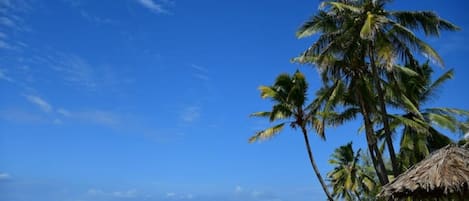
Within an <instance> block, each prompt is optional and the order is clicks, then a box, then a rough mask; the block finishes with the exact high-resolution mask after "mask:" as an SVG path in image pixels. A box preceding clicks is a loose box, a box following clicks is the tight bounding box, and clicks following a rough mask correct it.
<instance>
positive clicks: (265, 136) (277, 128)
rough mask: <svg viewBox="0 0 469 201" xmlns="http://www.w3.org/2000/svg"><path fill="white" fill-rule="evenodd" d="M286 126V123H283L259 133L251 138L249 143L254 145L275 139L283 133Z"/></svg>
mask: <svg viewBox="0 0 469 201" xmlns="http://www.w3.org/2000/svg"><path fill="white" fill-rule="evenodd" d="M284 126H285V123H281V124H277V125H275V126H273V127H270V128H267V129H265V130H262V131H259V132H257V133H256V134H255V135H254V136H252V137H251V138H249V143H254V142H256V141H259V140H266V139H270V138H272V137H274V136H275V135H276V134H278V133H279V132H280V131H282V129H283V127H284Z"/></svg>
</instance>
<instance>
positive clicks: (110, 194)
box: [86, 189, 138, 198]
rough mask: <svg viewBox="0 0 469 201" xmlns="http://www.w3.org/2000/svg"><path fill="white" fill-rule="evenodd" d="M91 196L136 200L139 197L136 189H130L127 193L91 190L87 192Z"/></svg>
mask: <svg viewBox="0 0 469 201" xmlns="http://www.w3.org/2000/svg"><path fill="white" fill-rule="evenodd" d="M86 194H87V195H89V196H102V197H114V198H135V197H137V196H138V193H137V190H136V189H130V190H127V191H112V192H105V191H103V190H100V189H89V190H88V191H87V192H86Z"/></svg>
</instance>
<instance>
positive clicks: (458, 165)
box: [378, 145, 469, 200]
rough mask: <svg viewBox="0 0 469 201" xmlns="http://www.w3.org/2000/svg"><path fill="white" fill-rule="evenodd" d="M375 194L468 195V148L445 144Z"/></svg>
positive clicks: (394, 196) (464, 197)
mask: <svg viewBox="0 0 469 201" xmlns="http://www.w3.org/2000/svg"><path fill="white" fill-rule="evenodd" d="M378 197H380V198H384V199H385V200H401V199H406V198H409V197H411V198H416V199H429V198H431V199H436V198H449V199H455V200H467V199H469V149H468V147H467V146H466V147H458V146H457V145H448V146H446V147H443V148H441V149H439V150H437V151H435V152H433V153H432V154H430V155H429V156H427V157H426V158H425V159H423V160H422V161H420V162H419V163H417V164H415V165H414V166H412V167H411V168H409V169H408V170H407V171H405V172H404V173H402V174H401V175H399V176H398V177H396V179H395V180H393V181H392V182H390V183H388V184H386V185H384V186H383V189H382V190H381V192H380V193H379V194H378Z"/></svg>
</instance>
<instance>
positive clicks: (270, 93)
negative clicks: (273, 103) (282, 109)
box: [259, 86, 277, 99]
mask: <svg viewBox="0 0 469 201" xmlns="http://www.w3.org/2000/svg"><path fill="white" fill-rule="evenodd" d="M259 91H261V98H263V99H266V98H272V97H274V96H275V95H276V94H277V92H276V91H275V90H274V89H273V88H272V87H269V86H260V87H259Z"/></svg>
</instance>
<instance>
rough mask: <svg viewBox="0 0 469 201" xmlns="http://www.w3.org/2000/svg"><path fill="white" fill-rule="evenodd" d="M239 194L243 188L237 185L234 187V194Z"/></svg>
mask: <svg viewBox="0 0 469 201" xmlns="http://www.w3.org/2000/svg"><path fill="white" fill-rule="evenodd" d="M241 192H243V188H242V187H241V186H240V185H237V186H236V187H235V193H241Z"/></svg>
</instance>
